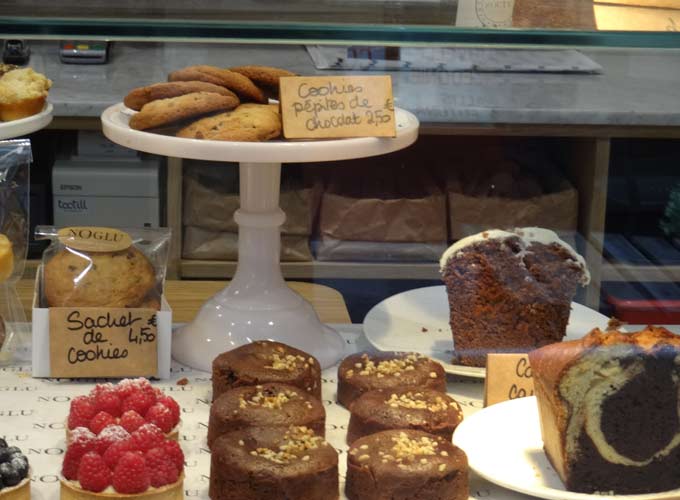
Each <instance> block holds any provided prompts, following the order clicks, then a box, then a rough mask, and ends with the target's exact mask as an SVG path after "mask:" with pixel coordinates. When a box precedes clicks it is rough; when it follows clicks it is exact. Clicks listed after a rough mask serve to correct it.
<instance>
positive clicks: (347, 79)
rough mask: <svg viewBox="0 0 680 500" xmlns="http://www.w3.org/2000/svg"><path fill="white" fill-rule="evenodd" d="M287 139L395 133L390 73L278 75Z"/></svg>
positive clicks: (379, 135)
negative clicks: (378, 74)
mask: <svg viewBox="0 0 680 500" xmlns="http://www.w3.org/2000/svg"><path fill="white" fill-rule="evenodd" d="M280 100H281V115H282V119H283V135H284V136H285V137H286V138H288V139H307V138H311V139H313V138H331V137H336V138H339V137H394V136H396V135H397V129H396V124H395V117H394V99H393V97H392V78H391V77H390V76H312V77H307V76H291V77H284V78H281V79H280Z"/></svg>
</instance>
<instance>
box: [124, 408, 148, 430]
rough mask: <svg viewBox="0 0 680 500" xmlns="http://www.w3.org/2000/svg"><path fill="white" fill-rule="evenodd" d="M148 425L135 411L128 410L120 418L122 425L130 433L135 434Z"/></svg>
mask: <svg viewBox="0 0 680 500" xmlns="http://www.w3.org/2000/svg"><path fill="white" fill-rule="evenodd" d="M145 423H146V420H144V417H142V416H141V415H140V414H139V413H137V412H136V411H134V410H128V411H126V412H125V413H123V414H122V415H121V416H120V425H121V426H122V427H123V428H124V429H125V430H126V431H128V432H134V431H136V430H137V429H139V428H140V427H141V426H142V425H144V424H145Z"/></svg>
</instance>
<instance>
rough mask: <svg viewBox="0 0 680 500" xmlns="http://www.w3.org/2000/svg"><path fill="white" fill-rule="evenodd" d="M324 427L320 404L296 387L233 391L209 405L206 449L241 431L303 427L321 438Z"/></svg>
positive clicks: (268, 386) (270, 385)
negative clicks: (222, 437) (252, 428)
mask: <svg viewBox="0 0 680 500" xmlns="http://www.w3.org/2000/svg"><path fill="white" fill-rule="evenodd" d="M325 424H326V410H324V407H323V404H321V401H319V400H318V399H317V398H315V397H314V396H312V395H311V394H309V393H308V392H306V391H302V390H301V389H300V388H299V387H295V386H293V385H288V384H277V383H266V384H262V385H250V386H243V387H236V388H234V389H230V390H228V391H227V392H224V393H222V395H220V397H218V398H217V399H216V400H215V401H213V404H212V407H211V408H210V421H209V423H208V446H210V447H211V446H212V444H213V442H214V441H215V439H217V438H218V437H219V436H221V435H222V434H226V433H227V432H230V431H235V430H238V429H242V428H244V427H257V426H274V427H285V428H288V427H290V426H291V425H304V426H305V427H307V428H309V429H312V430H313V431H314V432H315V433H316V434H317V435H319V436H324V435H325Z"/></svg>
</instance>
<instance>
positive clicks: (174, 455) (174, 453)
mask: <svg viewBox="0 0 680 500" xmlns="http://www.w3.org/2000/svg"><path fill="white" fill-rule="evenodd" d="M161 448H163V451H164V452H165V455H166V456H167V457H169V458H170V459H172V462H173V463H174V464H175V466H176V467H177V470H178V471H180V472H182V471H183V470H184V453H183V452H182V447H181V446H180V445H179V443H178V442H177V441H170V440H169V439H166V440H165V441H164V442H163V444H162V445H161Z"/></svg>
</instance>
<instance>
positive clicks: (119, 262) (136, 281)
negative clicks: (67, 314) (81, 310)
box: [43, 247, 156, 307]
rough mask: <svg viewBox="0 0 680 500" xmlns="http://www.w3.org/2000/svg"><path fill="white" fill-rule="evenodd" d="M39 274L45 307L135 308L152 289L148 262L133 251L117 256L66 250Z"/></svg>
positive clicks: (140, 253) (151, 270)
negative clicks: (42, 281)
mask: <svg viewBox="0 0 680 500" xmlns="http://www.w3.org/2000/svg"><path fill="white" fill-rule="evenodd" d="M43 272H44V285H43V286H44V292H45V298H46V299H47V305H48V306H49V307H138V306H139V305H140V304H141V303H142V301H143V300H144V299H145V298H146V297H147V295H148V294H149V292H150V291H151V289H152V288H153V287H154V286H155V285H156V275H155V272H154V268H153V266H152V265H151V262H149V259H147V257H146V255H144V254H143V253H142V252H140V251H139V250H137V249H136V248H135V247H130V248H127V249H125V250H122V251H119V252H83V251H77V252H76V251H73V250H70V249H68V248H66V249H64V250H62V251H61V252H59V253H57V254H56V255H55V256H54V257H52V258H51V259H50V260H49V262H48V263H47V264H46V265H45V269H44V271H43Z"/></svg>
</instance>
